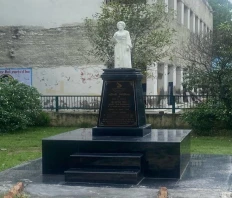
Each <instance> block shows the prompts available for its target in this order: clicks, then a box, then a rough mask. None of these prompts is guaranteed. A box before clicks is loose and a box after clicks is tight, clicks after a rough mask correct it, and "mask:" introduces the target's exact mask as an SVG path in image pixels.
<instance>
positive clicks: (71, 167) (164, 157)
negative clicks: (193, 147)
mask: <svg viewBox="0 0 232 198" xmlns="http://www.w3.org/2000/svg"><path fill="white" fill-rule="evenodd" d="M42 155H43V156H42V157H43V159H42V163H43V174H65V179H66V181H67V182H101V183H102V182H104V183H134V184H136V183H138V182H139V181H140V180H141V179H142V178H143V177H147V178H180V177H181V175H182V174H183V172H184V170H185V168H186V166H187V165H188V162H189V158H190V130H154V129H153V130H152V131H151V133H150V134H148V135H146V136H144V137H130V136H127V137H120V136H93V135H92V129H78V130H75V131H71V132H67V133H63V134H60V135H56V136H53V137H49V138H45V139H43V141H42Z"/></svg>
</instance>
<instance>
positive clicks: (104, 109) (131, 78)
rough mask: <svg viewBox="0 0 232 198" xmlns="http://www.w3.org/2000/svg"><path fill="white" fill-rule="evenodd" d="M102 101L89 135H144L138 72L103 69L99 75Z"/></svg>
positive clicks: (144, 123) (149, 127) (140, 78)
mask: <svg viewBox="0 0 232 198" xmlns="http://www.w3.org/2000/svg"><path fill="white" fill-rule="evenodd" d="M101 77H102V79H103V86H102V100H101V104H100V109H99V117H98V123H97V126H96V127H94V128H93V136H106V135H110V136H144V135H147V134H149V133H150V132H151V125H147V124H146V116H145V105H144V98H143V90H142V83H141V80H142V77H143V75H142V74H141V71H140V70H138V69H105V70H104V73H103V74H102V76H101Z"/></svg>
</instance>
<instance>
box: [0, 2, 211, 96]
mask: <svg viewBox="0 0 232 198" xmlns="http://www.w3.org/2000/svg"><path fill="white" fill-rule="evenodd" d="M149 1H152V0H148V3H149ZM162 1H164V3H165V4H166V11H167V12H169V9H172V10H174V11H175V16H174V17H175V21H174V23H173V25H174V28H175V29H176V30H177V33H176V36H175V38H173V39H174V44H173V46H172V50H178V49H179V48H181V45H180V43H181V42H182V41H187V39H188V37H189V35H190V33H191V32H193V33H197V34H201V33H207V32H210V31H212V30H213V15H212V10H211V8H210V6H209V5H208V2H207V1H206V0H194V1H193V0H162ZM102 3H104V2H103V0H94V1H93V0H69V1H66V0H56V1H54V0H39V1H31V0H17V1H16V0H8V1H5V0H0V4H1V6H0V72H1V71H2V72H1V73H2V74H4V73H6V72H7V73H10V72H11V71H10V68H14V69H18V70H21V69H23V68H28V69H31V71H32V74H31V82H32V86H34V87H36V88H37V89H38V90H39V92H40V93H41V94H43V95H100V93H101V86H102V81H101V78H100V75H101V73H102V69H103V68H105V67H104V64H103V63H101V62H99V61H97V60H96V59H94V58H92V59H89V57H86V56H87V55H86V54H85V53H83V49H88V47H89V45H90V44H89V43H88V41H87V39H86V37H85V35H84V33H83V29H82V25H81V24H82V23H83V20H84V18H86V17H91V16H92V15H93V14H95V13H97V12H100V10H101V9H100V7H101V5H102ZM105 3H106V2H105ZM170 57H172V54H171V53H170ZM170 57H166V58H164V59H163V60H162V61H161V62H159V63H154V64H153V65H151V66H149V67H148V70H149V75H148V77H147V79H146V80H144V82H143V83H144V85H145V86H144V88H145V89H146V94H148V95H159V94H160V95H162V94H167V93H168V86H169V84H170V83H172V84H173V86H174V93H176V94H178V93H179V94H180V93H181V92H182V90H183V88H182V86H181V84H182V81H183V69H184V66H185V65H184V63H183V61H181V60H180V59H178V58H175V57H172V58H170ZM87 59H88V61H87ZM18 73H19V74H18V75H23V73H20V72H18ZM0 76H1V74H0ZM20 78H22V76H21V77H20Z"/></svg>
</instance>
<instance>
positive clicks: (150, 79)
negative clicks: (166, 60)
mask: <svg viewBox="0 0 232 198" xmlns="http://www.w3.org/2000/svg"><path fill="white" fill-rule="evenodd" d="M147 71H148V74H147V95H158V64H157V63H154V64H152V65H151V66H150V67H149V68H148V69H147Z"/></svg>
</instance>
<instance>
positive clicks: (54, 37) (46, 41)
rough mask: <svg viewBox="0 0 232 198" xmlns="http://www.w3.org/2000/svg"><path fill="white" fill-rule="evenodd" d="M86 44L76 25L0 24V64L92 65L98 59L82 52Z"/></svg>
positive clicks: (42, 65)
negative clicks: (33, 25)
mask: <svg viewBox="0 0 232 198" xmlns="http://www.w3.org/2000/svg"><path fill="white" fill-rule="evenodd" d="M89 47H90V44H89V42H88V40H87V39H86V37H85V33H84V31H83V27H82V26H80V25H79V26H70V27H60V28H51V29H44V28H39V27H23V26H20V27H16V26H14V27H13V26H12V27H0V67H14V66H24V67H25V66H29V67H46V68H47V67H57V66H72V65H76V66H80V65H89V64H93V63H94V64H95V65H96V64H98V63H99V61H97V60H96V59H93V58H92V57H91V56H89V55H88V54H86V51H87V50H88V49H89ZM10 51H13V56H10Z"/></svg>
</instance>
